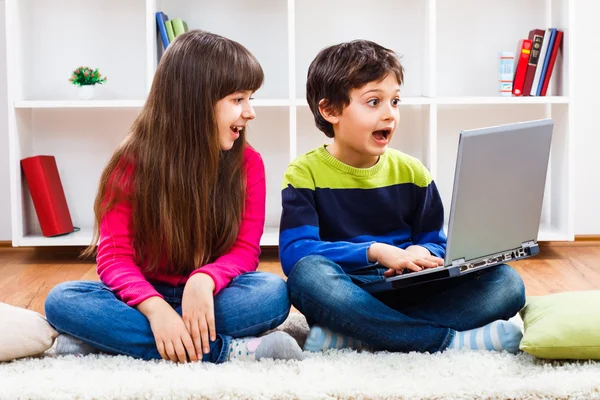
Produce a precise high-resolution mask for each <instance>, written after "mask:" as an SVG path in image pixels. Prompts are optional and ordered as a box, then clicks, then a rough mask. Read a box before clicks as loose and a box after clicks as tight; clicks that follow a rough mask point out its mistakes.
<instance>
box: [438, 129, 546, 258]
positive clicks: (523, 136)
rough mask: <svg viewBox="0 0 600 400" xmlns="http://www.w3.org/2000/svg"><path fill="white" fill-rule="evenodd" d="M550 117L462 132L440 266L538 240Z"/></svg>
mask: <svg viewBox="0 0 600 400" xmlns="http://www.w3.org/2000/svg"><path fill="white" fill-rule="evenodd" d="M553 126H554V123H553V121H552V119H543V120H536V121H528V122H520V123H515V124H507V125H500V126H494V127H490V128H482V129H472V130H465V131H462V132H461V134H460V138H459V144H458V155H457V159H456V170H455V175H454V188H453V191H452V204H451V208H450V221H449V225H448V243H447V249H446V259H445V265H446V266H448V265H451V264H452V261H453V260H458V259H461V258H464V259H465V261H468V260H472V259H475V258H479V257H484V256H487V255H491V254H496V253H499V252H502V251H505V250H510V249H515V248H518V247H520V246H521V244H522V243H523V242H527V241H531V240H537V236H538V229H539V225H540V218H541V213H542V201H543V197H544V187H545V184H546V172H547V170H548V159H549V157H550V143H551V140H552V128H553Z"/></svg>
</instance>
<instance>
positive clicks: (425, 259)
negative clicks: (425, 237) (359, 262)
mask: <svg viewBox="0 0 600 400" xmlns="http://www.w3.org/2000/svg"><path fill="white" fill-rule="evenodd" d="M411 247H413V246H411ZM414 247H420V246H414ZM423 250H426V249H423ZM427 253H429V251H427ZM367 256H368V258H369V261H371V262H373V261H376V262H378V263H379V264H381V265H383V266H384V267H388V268H389V270H388V271H386V272H385V273H384V276H386V277H390V276H394V275H400V274H402V271H404V270H405V269H408V270H411V271H414V272H418V271H421V270H422V269H423V268H435V267H439V266H441V265H444V260H442V259H441V258H439V257H435V256H432V255H425V253H424V252H421V251H419V249H410V250H408V249H407V250H403V249H400V248H398V247H395V246H391V245H389V244H385V243H374V244H373V245H371V247H369V250H368V253H367Z"/></svg>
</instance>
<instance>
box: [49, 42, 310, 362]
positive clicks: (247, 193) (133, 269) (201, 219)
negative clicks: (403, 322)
mask: <svg viewBox="0 0 600 400" xmlns="http://www.w3.org/2000/svg"><path fill="white" fill-rule="evenodd" d="M263 78H264V76H263V71H262V68H261V66H260V64H259V63H258V61H257V60H256V58H255V57H254V56H253V55H252V54H251V53H250V52H249V51H248V50H247V49H246V48H244V47H243V46H242V45H240V44H239V43H237V42H234V41H231V40H229V39H226V38H224V37H221V36H218V35H214V34H211V33H207V32H203V31H199V30H195V31H190V32H187V33H185V34H183V35H181V36H178V37H177V39H176V40H175V41H173V43H172V44H171V45H170V46H169V47H168V50H167V51H166V52H165V54H164V55H163V57H162V59H161V61H160V63H159V65H158V68H157V70H156V74H155V76H154V81H153V83H152V88H151V90H150V93H149V95H148V99H147V101H146V104H145V105H144V107H143V109H142V111H141V113H140V115H139V116H138V117H137V119H136V121H135V122H134V123H133V126H132V128H131V132H130V134H129V135H128V136H127V138H126V139H125V140H124V141H123V142H122V143H121V145H120V146H119V148H118V149H117V150H116V152H115V154H114V155H113V156H112V158H111V160H110V162H109V163H108V166H107V167H106V169H105V170H104V172H103V174H102V178H101V182H100V187H99V191H98V195H97V197H96V202H95V205H94V210H95V215H96V232H95V237H94V240H93V243H92V244H91V245H90V247H88V248H87V250H86V251H85V252H84V255H91V254H93V252H94V247H95V245H96V244H97V245H98V249H97V262H98V267H97V270H98V274H99V276H100V279H101V281H102V282H84V281H76V282H66V283H62V284H60V285H58V286H56V287H55V288H54V289H52V291H51V292H50V293H49V295H48V298H47V300H46V304H45V309H46V316H47V318H48V321H49V322H50V323H51V324H52V325H53V326H54V327H55V328H56V329H57V330H58V331H59V332H61V335H60V336H59V338H58V342H57V349H56V351H57V353H58V354H72V353H75V354H85V353H88V352H93V351H98V350H100V351H104V352H108V353H113V354H125V355H129V356H132V357H136V358H142V359H157V358H163V359H167V360H172V361H179V362H186V361H198V360H202V361H210V362H215V363H221V362H224V361H227V360H231V359H234V358H238V359H243V360H255V359H256V360H258V359H261V358H276V359H291V358H300V356H301V350H300V348H299V346H298V345H297V343H296V341H295V340H294V339H293V338H292V337H291V336H289V335H287V334H286V333H283V332H274V333H271V334H269V335H266V336H263V337H256V336H259V335H261V334H263V333H265V332H266V331H268V330H270V329H273V328H275V327H277V326H278V325H280V324H281V323H282V322H283V321H284V320H285V319H286V317H287V316H288V313H289V310H290V301H289V298H288V293H287V287H286V284H285V282H284V280H283V279H281V278H279V277H277V276H275V275H273V274H268V273H261V272H255V271H256V268H257V267H258V256H259V253H260V247H259V243H260V237H261V235H262V233H263V226H264V220H265V196H266V193H265V192H266V189H265V172H264V165H263V162H262V159H261V157H260V155H259V154H258V153H257V152H256V151H255V150H253V149H252V148H251V147H250V146H249V145H248V144H247V143H246V138H245V134H246V124H247V123H248V122H249V121H250V120H252V119H253V118H254V116H255V114H254V110H253V109H252V106H251V105H250V100H251V97H250V96H251V95H252V93H253V92H254V91H256V90H257V89H258V88H259V87H260V86H261V85H262V83H263Z"/></svg>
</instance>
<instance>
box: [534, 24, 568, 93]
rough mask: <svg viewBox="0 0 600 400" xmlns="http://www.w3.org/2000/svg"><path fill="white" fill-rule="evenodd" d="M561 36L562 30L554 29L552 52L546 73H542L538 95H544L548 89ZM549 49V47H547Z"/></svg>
mask: <svg viewBox="0 0 600 400" xmlns="http://www.w3.org/2000/svg"><path fill="white" fill-rule="evenodd" d="M562 38H563V31H559V30H556V37H555V38H554V43H553V45H552V53H551V54H550V62H549V64H548V68H547V69H546V74H545V75H544V81H543V83H542V90H541V93H540V96H545V95H546V91H547V90H548V85H549V84H550V78H551V77H552V71H553V70H554V64H555V62H556V57H557V56H558V52H559V50H560V45H561V42H562ZM548 51H550V49H548Z"/></svg>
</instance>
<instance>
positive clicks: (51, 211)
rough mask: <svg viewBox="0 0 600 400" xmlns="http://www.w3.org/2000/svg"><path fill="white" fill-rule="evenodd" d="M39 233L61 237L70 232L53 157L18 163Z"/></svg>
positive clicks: (36, 158)
mask: <svg viewBox="0 0 600 400" xmlns="http://www.w3.org/2000/svg"><path fill="white" fill-rule="evenodd" d="M21 167H22V168H23V173H24V174H25V179H26V180H27V185H28V186H29V192H31V199H32V200H33V205H34V207H35V212H36V214H37V217H38V220H39V221H40V227H41V228H42V234H43V235H44V236H47V237H49V236H56V235H64V234H65V233H69V232H73V230H74V229H73V222H72V221H71V214H70V213H69V207H68V205H67V199H66V198H65V192H64V191H63V187H62V183H61V182H60V176H59V175H58V168H57V167H56V160H55V159H54V157H53V156H35V157H29V158H24V159H23V160H21Z"/></svg>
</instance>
